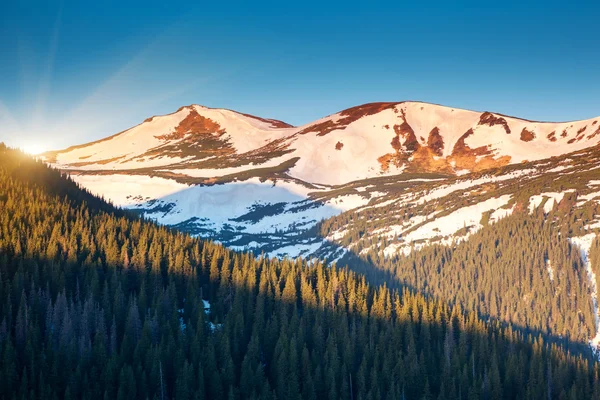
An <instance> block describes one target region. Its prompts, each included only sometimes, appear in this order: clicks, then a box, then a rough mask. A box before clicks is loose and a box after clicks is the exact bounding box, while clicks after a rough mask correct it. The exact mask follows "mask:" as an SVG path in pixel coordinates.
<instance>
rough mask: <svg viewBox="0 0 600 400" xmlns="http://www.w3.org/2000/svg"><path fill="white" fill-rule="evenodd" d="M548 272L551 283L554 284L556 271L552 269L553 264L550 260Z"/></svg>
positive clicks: (548, 261) (547, 266) (547, 265)
mask: <svg viewBox="0 0 600 400" xmlns="http://www.w3.org/2000/svg"><path fill="white" fill-rule="evenodd" d="M546 270H547V271H548V277H549V278H550V282H554V269H553V268H552V263H551V262H550V260H549V259H547V260H546Z"/></svg>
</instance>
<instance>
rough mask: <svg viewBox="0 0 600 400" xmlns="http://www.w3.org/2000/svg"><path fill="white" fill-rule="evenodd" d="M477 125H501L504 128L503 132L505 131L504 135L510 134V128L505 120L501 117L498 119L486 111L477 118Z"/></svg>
mask: <svg viewBox="0 0 600 400" xmlns="http://www.w3.org/2000/svg"><path fill="white" fill-rule="evenodd" d="M479 125H488V126H494V125H501V126H502V127H503V128H504V130H505V131H506V133H508V134H510V127H509V126H508V123H507V122H506V119H504V118H502V117H498V116H496V115H494V114H492V113H491V112H487V111H486V112H484V113H483V114H481V117H479Z"/></svg>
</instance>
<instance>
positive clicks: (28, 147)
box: [21, 143, 48, 156]
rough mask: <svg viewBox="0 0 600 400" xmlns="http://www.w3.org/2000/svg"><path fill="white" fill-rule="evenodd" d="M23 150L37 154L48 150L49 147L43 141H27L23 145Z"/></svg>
mask: <svg viewBox="0 0 600 400" xmlns="http://www.w3.org/2000/svg"><path fill="white" fill-rule="evenodd" d="M21 150H22V151H23V152H24V153H27V154H30V155H32V156H35V155H38V154H41V153H43V152H45V151H47V150H48V149H47V148H46V146H44V145H43V144H41V143H27V144H24V145H22V146H21Z"/></svg>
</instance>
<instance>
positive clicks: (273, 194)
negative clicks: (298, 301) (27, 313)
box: [44, 102, 600, 259]
mask: <svg viewBox="0 0 600 400" xmlns="http://www.w3.org/2000/svg"><path fill="white" fill-rule="evenodd" d="M598 133H600V124H599V123H598V119H590V120H585V121H577V122H566V123H547V122H535V121H527V120H522V119H518V118H512V117H507V116H503V115H500V114H494V113H490V112H483V113H481V112H474V111H467V110H460V109H454V108H450V107H444V106H438V105H433V104H427V103H419V102H402V103H371V104H365V105H362V106H357V107H354V108H350V109H348V110H344V111H341V112H339V113H336V114H333V115H330V116H328V117H325V118H322V119H320V120H318V121H315V122H313V123H309V124H306V125H303V126H300V127H293V126H290V125H288V124H286V123H284V122H281V121H276V120H270V119H263V118H259V117H254V116H250V115H247V114H241V113H238V112H235V111H230V110H224V109H211V108H206V107H202V106H197V105H192V106H188V107H182V108H181V109H179V110H178V111H177V112H175V113H173V114H170V115H166V116H159V117H152V118H149V119H147V120H146V121H144V122H143V123H142V124H140V125H138V126H136V127H134V128H131V129H129V130H126V131H124V132H121V133H119V134H117V135H114V136H111V137H109V138H106V139H104V140H100V141H97V142H94V143H89V144H83V145H79V146H75V147H71V148H69V149H66V150H62V151H55V152H50V153H47V154H45V155H44V158H45V159H46V161H48V162H50V163H51V164H52V165H53V166H55V167H57V168H60V169H62V170H64V171H68V172H69V174H70V175H71V177H72V178H73V179H75V180H76V181H78V182H79V183H80V184H82V185H83V186H84V187H86V188H88V189H89V190H90V191H92V192H93V193H96V194H98V195H102V196H104V197H105V198H107V199H109V200H111V201H112V202H113V203H114V204H115V205H118V206H122V207H127V208H130V209H134V210H136V211H138V212H140V213H143V214H144V215H145V216H146V217H148V218H152V219H154V220H156V221H158V222H160V223H163V224H168V225H171V226H175V227H178V228H179V229H182V230H185V231H187V232H190V233H193V234H199V235H201V236H203V237H210V238H212V239H215V240H219V241H221V242H222V243H224V244H226V245H228V246H230V247H232V248H236V249H252V250H256V251H258V252H260V251H265V252H267V253H268V254H270V255H274V256H275V255H279V256H283V255H289V256H297V255H318V256H321V257H323V256H328V257H329V258H330V259H331V258H338V257H340V256H341V255H342V253H343V252H344V249H340V248H339V247H338V246H337V245H334V246H331V245H330V244H331V243H330V242H331V241H332V240H323V238H320V237H319V235H318V234H317V233H318V232H317V231H316V230H315V226H316V224H317V223H318V222H319V221H320V220H322V219H327V218H330V217H333V216H336V215H339V214H340V213H343V212H347V211H349V210H353V209H359V208H360V207H369V206H370V204H371V203H373V204H380V203H381V202H386V201H393V199H394V198H395V197H397V196H398V195H402V196H404V197H403V198H406V196H421V194H419V192H418V190H420V189H419V188H421V187H424V188H428V189H427V190H430V188H434V187H437V186H439V185H442V184H443V182H454V181H457V179H458V180H460V179H462V178H461V177H463V176H464V179H465V180H466V181H468V180H469V179H471V178H469V175H468V174H470V173H471V174H476V175H474V176H478V175H477V174H479V173H481V172H483V171H488V170H490V169H493V168H499V167H503V166H509V165H513V166H514V168H513V170H514V173H515V174H517V175H518V176H525V175H527V173H525V172H519V171H517V170H518V169H520V168H526V167H525V166H526V165H528V164H527V162H532V161H535V160H545V159H548V158H550V157H556V156H561V155H564V154H567V153H570V152H575V151H579V150H583V149H589V148H593V146H595V145H596V144H597V143H598V141H599V140H600V135H598ZM523 171H525V170H523ZM475 179H478V178H475ZM502 179H504V180H506V179H505V178H502ZM508 181H509V182H514V180H512V179H508ZM482 182H483V181H482ZM461 185H463V186H464V184H461ZM471 186H472V185H471ZM460 187H461V186H460V185H459V186H458V188H460ZM464 187H469V185H467V186H464ZM412 188H414V190H413V189H412ZM440 190H444V189H440ZM438 193H439V192H438ZM538 194H540V193H538ZM426 199H427V198H426ZM506 201H509V202H510V201H512V200H508V198H507V197H498V198H497V199H496V200H489V201H488V202H487V203H484V204H482V205H480V206H478V207H479V208H478V209H477V210H476V213H475V214H473V215H481V214H482V213H487V212H493V211H495V210H500V211H497V213H498V214H497V215H498V216H499V215H500V214H502V213H503V211H501V210H502V209H503V208H502V207H504V206H505V205H506V204H507V203H506ZM465 212H466V213H467V214H471V213H470V212H469V211H468V210H465ZM418 213H419V214H418V216H419V218H424V217H425V216H426V215H423V214H420V211H419V212H418ZM427 215H429V214H427ZM465 215H466V214H465ZM493 217H496V215H494V216H493ZM493 220H495V218H492V221H493ZM449 222H451V224H450V228H449V229H450V230H454V231H456V230H458V229H455V226H457V225H460V226H461V227H462V224H463V222H465V221H464V216H461V215H456V216H451V217H450V218H446V220H441V221H440V222H439V224H442V225H446V226H447V225H448V223H449ZM473 222H477V221H470V222H469V224H471V223H473ZM391 225H395V223H391ZM429 228H430V229H429ZM435 229H439V227H436V226H434V225H431V226H429V227H425V228H422V229H421V231H416V232H415V233H413V234H412V235H413V237H412V238H411V237H408V239H409V240H408V241H406V242H407V243H408V245H409V246H403V249H404V250H402V249H398V251H408V250H407V249H409V248H410V246H412V245H413V244H414V243H415V241H417V243H418V242H422V241H423V240H424V239H427V238H428V237H431V235H432V232H435V231H434V230H435ZM405 230H406V229H404V228H399V229H395V230H394V232H396V234H400V233H401V232H404V231H405ZM450 233H451V232H450V231H448V230H447V231H446V234H450ZM327 236H329V235H327ZM330 239H331V238H330ZM413 239H414V240H413ZM333 242H336V241H335V240H333ZM392 249H393V247H392V248H390V249H389V250H388V252H390V251H392Z"/></svg>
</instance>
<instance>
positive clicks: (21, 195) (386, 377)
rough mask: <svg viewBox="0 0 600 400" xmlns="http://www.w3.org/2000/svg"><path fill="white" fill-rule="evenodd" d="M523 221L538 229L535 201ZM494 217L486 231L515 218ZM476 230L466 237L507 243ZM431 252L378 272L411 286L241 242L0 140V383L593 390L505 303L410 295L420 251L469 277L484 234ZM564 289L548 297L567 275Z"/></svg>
mask: <svg viewBox="0 0 600 400" xmlns="http://www.w3.org/2000/svg"><path fill="white" fill-rule="evenodd" d="M522 223H523V224H525V225H526V226H527V227H530V229H531V232H533V233H534V234H535V232H538V231H539V232H540V233H541V234H543V233H544V229H546V228H545V227H544V226H540V222H539V221H537V220H536V218H535V217H531V219H530V220H525V221H523V222H522ZM511 224H516V222H514V221H510V220H507V222H506V223H505V226H503V227H502V229H498V232H504V231H507V230H511V229H512V230H514V231H515V232H516V231H520V230H521V228H520V227H518V226H513V225H511ZM542 225H543V224H542ZM528 232H530V231H528V230H525V233H523V234H529V233H528ZM486 235H492V237H490V238H488V237H487V236H486ZM493 235H494V233H493V232H485V231H482V232H481V240H482V241H483V240H485V241H486V243H487V241H488V240H490V241H492V242H493V240H497V241H499V242H498V244H497V245H502V246H508V248H509V249H512V247H510V246H511V245H510V244H502V243H501V241H502V239H501V238H495V237H493ZM515 235H517V234H515ZM515 237H516V238H517V239H518V235H517V236H515ZM517 239H514V238H511V237H509V238H507V239H505V240H507V241H517ZM465 246H473V244H471V242H469V244H466V245H465ZM543 248H544V245H543V244H540V248H539V249H537V250H536V251H542V250H543ZM430 251H431V255H430V257H431V259H432V260H431V261H432V262H428V261H427V258H426V257H423V259H422V260H416V259H412V260H411V259H410V258H409V259H408V260H407V261H406V263H412V265H413V267H412V269H413V272H410V269H409V268H404V270H407V271H409V272H406V271H404V270H403V271H404V272H400V271H393V272H394V274H395V275H397V276H398V277H399V278H400V281H401V282H405V281H406V282H408V281H409V278H408V277H406V276H408V275H406V274H416V275H418V276H419V279H420V280H422V282H423V283H422V284H413V285H410V286H411V290H409V286H408V285H405V286H404V287H403V288H401V289H394V290H390V289H388V288H387V287H386V286H382V287H375V286H373V285H372V284H370V283H368V282H367V280H366V278H365V277H364V276H362V275H359V274H357V273H355V272H352V271H349V270H348V269H344V268H336V267H328V266H325V265H323V264H321V263H319V262H310V261H303V260H300V259H298V260H294V261H292V260H287V259H284V260H278V259H271V260H269V259H265V258H254V257H253V256H251V255H249V254H241V253H234V252H232V251H230V250H226V249H225V248H223V247H222V246H220V245H216V244H213V243H210V242H204V241H202V240H198V239H195V238H192V237H190V236H189V235H186V234H182V233H178V232H175V231H172V230H170V229H168V228H165V227H160V226H158V225H156V224H153V223H150V222H147V221H143V220H139V219H135V218H134V217H132V216H130V215H127V214H124V213H122V212H120V211H117V210H114V209H112V207H111V206H110V205H108V204H107V203H105V202H103V201H101V200H99V199H95V198H93V197H91V196H90V195H89V194H87V193H85V192H83V191H81V190H80V189H79V188H77V186H76V185H75V184H74V183H72V182H70V181H69V180H68V179H67V178H65V177H63V176H61V175H60V174H59V173H58V172H56V171H53V170H50V169H48V168H47V167H46V166H44V165H43V164H42V163H39V162H35V161H33V160H31V159H29V158H27V157H25V156H23V155H22V154H20V153H18V152H16V151H13V150H10V149H6V148H5V147H4V146H0V298H1V299H2V302H1V303H0V304H1V305H0V359H1V360H2V361H1V362H0V398H6V399H27V398H30V399H35V398H44V399H55V398H56V399H62V398H65V399H75V398H83V399H95V398H104V399H113V398H117V399H128V400H129V399H146V398H147V399H172V398H176V399H219V398H227V399H242V398H261V399H262V398H264V399H297V398H300V397H302V398H309V399H317V398H319V399H321V398H330V399H337V398H344V399H378V398H385V399H402V398H406V399H479V398H481V399H489V398H492V399H500V398H527V399H541V398H544V399H548V398H549V399H588V398H594V399H600V386H599V381H600V380H599V378H600V377H599V369H598V364H597V363H596V362H595V361H593V360H592V358H591V357H590V356H589V355H585V354H582V353H578V354H576V353H571V352H568V351H566V350H565V348H564V347H563V346H560V345H558V344H556V343H552V344H549V341H548V340H547V339H544V337H543V336H542V334H537V333H527V332H525V331H524V330H522V329H521V327H519V326H516V324H515V325H514V326H513V323H516V322H518V318H515V321H513V319H511V318H507V319H503V320H502V321H499V320H496V319H492V320H489V321H488V319H487V318H482V317H480V316H479V315H478V314H477V313H476V312H475V311H473V310H471V311H469V310H468V309H470V308H471V307H472V306H475V305H476V304H471V303H472V302H473V301H468V299H467V297H466V296H467V294H466V293H467V291H466V290H465V289H459V288H458V287H457V290H456V292H455V293H451V291H449V290H448V292H447V293H448V298H434V297H432V296H425V295H423V294H421V292H425V293H428V290H427V288H428V285H441V283H440V282H441V280H438V281H436V279H435V276H434V275H435V274H433V272H432V271H429V270H428V268H430V267H429V266H430V265H431V266H433V265H436V264H435V263H434V262H433V261H435V259H436V257H446V258H448V260H449V262H450V263H455V264H451V265H454V266H455V268H456V269H457V270H456V271H455V272H456V275H453V274H452V273H451V271H450V270H448V271H447V272H448V274H449V275H448V280H450V281H451V282H454V284H455V285H457V286H459V285H460V284H461V282H462V284H463V285H468V284H469V283H470V281H474V282H477V279H479V278H478V277H477V276H478V275H477V276H475V278H474V275H473V274H474V272H473V271H474V269H473V268H474V267H473V266H472V265H468V264H466V263H463V264H461V263H460V258H459V257H462V256H461V255H457V254H461V253H460V251H464V252H472V251H479V252H483V253H484V254H485V256H486V257H492V256H493V255H494V254H495V253H494V249H493V246H492V247H489V248H486V249H482V248H476V249H472V248H470V247H465V249H462V250H461V249H458V250H457V251H459V253H454V254H453V255H451V254H449V253H447V252H446V253H444V251H443V250H442V249H440V248H437V247H432V248H431V250H430ZM511 251H512V253H510V254H517V250H516V249H513V250H511ZM521 251H524V249H522V250H521ZM555 251H556V254H555V253H552V254H550V255H551V256H552V257H557V256H558V255H559V252H560V251H562V252H564V258H561V260H562V259H564V260H567V261H568V262H569V263H570V264H571V266H572V268H571V272H565V274H571V275H568V276H570V277H571V278H569V279H570V280H569V282H571V283H573V282H574V281H575V279H579V278H577V277H578V276H580V275H581V273H582V272H581V263H582V261H581V258H578V257H576V256H575V255H573V254H572V251H571V249H569V248H560V247H559V248H557V249H556V250H555ZM594 251H596V252H597V250H594ZM488 253H489V254H488ZM534 254H537V253H534ZM517 264H518V262H517ZM399 265H405V264H399ZM505 267H506V265H503V264H499V265H498V267H497V268H498V269H500V268H505ZM460 268H463V271H464V272H462V274H463V275H461V272H460V271H459V269H460ZM566 270H567V268H566V267H565V271H566ZM513 272H514V271H513V270H508V271H505V272H500V271H498V270H493V271H491V272H489V273H488V274H500V273H502V274H507V275H508V274H512V273H513ZM422 273H424V274H423V275H420V274H422ZM521 273H522V274H526V275H527V276H528V277H531V279H534V280H535V275H532V273H531V271H530V270H523V271H521ZM483 276H486V275H485V274H484V275H483ZM556 276H557V278H556V280H557V281H558V280H559V279H560V280H561V279H562V278H559V277H560V276H561V275H560V272H559V271H558V270H557V272H556ZM452 279H454V280H453V281H452ZM488 280H489V279H487V278H486V279H484V280H483V282H482V283H481V285H482V287H483V288H484V289H482V290H483V292H484V293H485V292H486V290H487V289H485V288H487V286H486V285H491V284H492V283H489V282H488ZM425 282H426V283H425ZM536 282H537V281H536ZM417 283H418V282H417ZM504 284H506V285H508V283H503V285H504ZM557 284H558V283H557ZM538 286H539V287H542V288H543V285H542V284H539V285H538V284H537V283H534V287H535V288H538ZM398 287H399V288H400V287H402V285H398ZM503 287H504V286H503ZM412 289H414V290H412ZM544 290H548V289H544ZM563 290H568V292H569V295H567V298H566V299H563V300H561V305H560V306H561V307H563V306H562V302H563V301H567V302H569V301H570V300H569V299H571V298H572V297H577V298H579V297H578V296H579V295H578V291H581V290H584V289H582V288H581V287H577V288H575V287H570V286H568V285H567V286H566V287H565V289H563ZM540 295H543V296H546V295H547V293H545V292H542V293H541V294H540ZM507 299H508V300H506V301H507V304H511V303H510V302H511V301H512V300H511V297H507ZM502 301H504V300H502ZM502 301H500V303H499V304H497V305H496V306H497V307H498V308H499V310H500V311H502V310H508V309H509V308H507V307H508V306H507V305H504V303H503V302H502ZM547 301H550V300H547ZM462 303H464V305H463V306H461V304H462ZM588 303H589V302H588ZM455 304H456V305H455ZM549 304H552V302H550V303H549ZM465 306H467V307H465ZM564 307H566V308H565V309H566V310H570V308H571V307H576V305H564ZM579 307H580V308H581V309H582V313H583V314H582V318H583V319H584V320H585V319H589V318H591V316H590V313H591V312H590V306H589V305H586V304H585V302H584V301H583V300H581V304H579ZM562 310H563V309H561V308H559V309H558V310H556V311H555V312H556V313H560V312H562ZM553 312H554V311H553ZM553 315H554V314H553ZM564 323H565V324H566V323H569V324H571V323H574V322H573V321H571V320H567V321H564ZM575 324H576V323H575ZM576 326H578V325H577V324H576ZM578 329H579V328H578ZM540 330H541V331H543V329H540ZM577 338H579V336H577V337H576V338H574V339H577Z"/></svg>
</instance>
